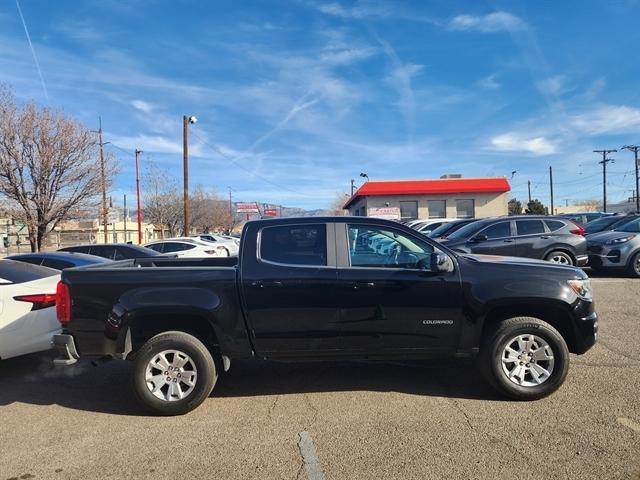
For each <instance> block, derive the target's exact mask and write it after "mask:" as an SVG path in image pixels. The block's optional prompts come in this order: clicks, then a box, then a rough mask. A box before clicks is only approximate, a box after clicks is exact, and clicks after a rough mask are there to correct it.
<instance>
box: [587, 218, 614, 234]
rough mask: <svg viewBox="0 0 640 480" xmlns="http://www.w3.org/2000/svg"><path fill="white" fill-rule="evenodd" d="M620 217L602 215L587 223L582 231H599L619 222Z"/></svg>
mask: <svg viewBox="0 0 640 480" xmlns="http://www.w3.org/2000/svg"><path fill="white" fill-rule="evenodd" d="M621 220H622V219H621V218H620V217H602V218H599V219H597V220H594V221H592V222H589V223H587V224H586V225H585V226H584V233H596V232H601V231H603V230H604V229H606V228H607V227H609V226H611V225H613V224H614V223H618V222H620V221H621Z"/></svg>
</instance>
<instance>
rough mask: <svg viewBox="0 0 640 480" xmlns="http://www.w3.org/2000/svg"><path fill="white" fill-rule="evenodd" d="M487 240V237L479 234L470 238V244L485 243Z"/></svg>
mask: <svg viewBox="0 0 640 480" xmlns="http://www.w3.org/2000/svg"><path fill="white" fill-rule="evenodd" d="M487 240H489V237H487V236H486V235H483V234H480V235H476V236H475V237H472V238H471V239H470V242H472V243H478V242H486V241H487Z"/></svg>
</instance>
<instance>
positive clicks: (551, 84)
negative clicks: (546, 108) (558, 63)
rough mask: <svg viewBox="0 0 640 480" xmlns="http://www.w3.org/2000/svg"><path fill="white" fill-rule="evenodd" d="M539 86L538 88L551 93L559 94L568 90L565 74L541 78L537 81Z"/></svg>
mask: <svg viewBox="0 0 640 480" xmlns="http://www.w3.org/2000/svg"><path fill="white" fill-rule="evenodd" d="M537 86H538V89H539V90H540V91H542V92H544V93H548V94H550V95H559V94H561V93H562V92H564V91H566V89H565V76H564V75H554V76H552V77H548V78H545V79H544V80H540V81H539V82H538V83H537Z"/></svg>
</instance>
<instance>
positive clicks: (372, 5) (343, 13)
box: [318, 1, 391, 19]
mask: <svg viewBox="0 0 640 480" xmlns="http://www.w3.org/2000/svg"><path fill="white" fill-rule="evenodd" d="M318 10H320V11H321V12H322V13H325V14H327V15H333V16H336V17H342V18H358V19H360V18H365V17H383V16H386V15H388V14H389V13H390V11H391V10H390V8H389V6H388V5H383V4H382V3H376V2H371V1H368V2H362V1H361V2H357V3H356V4H355V5H354V6H353V7H345V6H343V5H341V4H339V3H337V2H331V3H323V4H320V5H318Z"/></svg>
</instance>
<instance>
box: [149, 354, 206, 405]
mask: <svg viewBox="0 0 640 480" xmlns="http://www.w3.org/2000/svg"><path fill="white" fill-rule="evenodd" d="M197 379H198V370H197V368H196V365H195V363H194V362H193V360H192V359H191V357H190V356H189V355H187V354H186V353H184V352H181V351H179V350H164V351H162V352H160V353H158V354H157V355H155V356H154V357H153V358H152V359H151V360H150V361H149V363H148V364H147V368H146V369H145V380H146V383H147V388H148V389H149V391H150V392H151V393H153V395H154V396H155V397H156V398H159V399H160V400H164V401H166V402H175V401H177V400H182V399H184V398H186V397H188V396H189V395H190V394H191V392H193V389H194V388H195V386H196V381H197Z"/></svg>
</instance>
